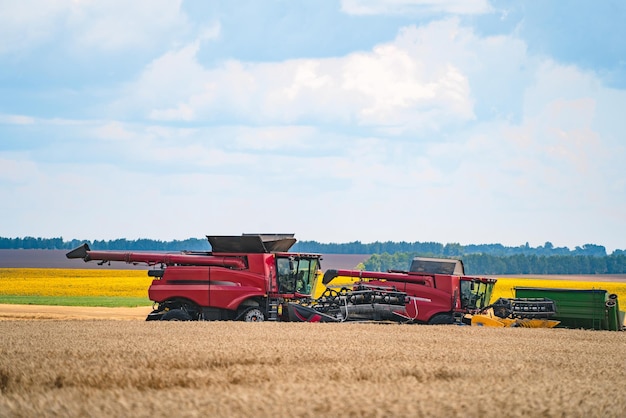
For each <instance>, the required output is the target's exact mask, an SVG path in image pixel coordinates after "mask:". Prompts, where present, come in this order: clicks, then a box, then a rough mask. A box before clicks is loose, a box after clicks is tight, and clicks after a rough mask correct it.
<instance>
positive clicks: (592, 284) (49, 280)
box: [0, 268, 626, 305]
mask: <svg viewBox="0 0 626 418" xmlns="http://www.w3.org/2000/svg"><path fill="white" fill-rule="evenodd" d="M151 282H152V278H151V277H148V275H147V273H146V271H145V270H109V269H106V270H104V269H55V268H47V269H45V268H0V296H50V297H113V298H116V297H117V298H133V297H134V298H146V300H147V296H148V287H149V286H150V283H151ZM519 286H524V287H548V288H565V289H603V290H606V291H608V292H609V293H616V294H617V295H618V297H619V300H620V301H622V304H624V305H626V282H600V281H579V280H561V279H558V280H557V279H552V280H550V279H527V278H523V279H521V278H500V279H498V282H497V283H496V285H495V287H494V292H493V295H492V297H491V302H494V301H495V300H496V299H498V298H500V297H504V298H513V297H515V291H514V288H515V287H519ZM322 287H323V286H322ZM321 292H322V290H321V289H316V293H320V294H321ZM314 296H319V295H317V294H315V295H314Z"/></svg>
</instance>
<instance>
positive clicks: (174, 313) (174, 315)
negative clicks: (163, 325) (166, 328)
mask: <svg viewBox="0 0 626 418" xmlns="http://www.w3.org/2000/svg"><path fill="white" fill-rule="evenodd" d="M161 321H191V316H190V315H189V314H188V313H187V312H185V311H183V310H182V309H172V310H171V311H167V312H165V313H164V314H163V317H162V318H161Z"/></svg>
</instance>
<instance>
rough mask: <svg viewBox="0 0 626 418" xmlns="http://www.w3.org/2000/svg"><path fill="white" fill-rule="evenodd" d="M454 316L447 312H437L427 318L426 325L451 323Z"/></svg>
mask: <svg viewBox="0 0 626 418" xmlns="http://www.w3.org/2000/svg"><path fill="white" fill-rule="evenodd" d="M451 324H454V317H453V316H452V315H451V314H449V313H439V314H437V315H434V316H433V317H432V318H430V319H429V320H428V325H451Z"/></svg>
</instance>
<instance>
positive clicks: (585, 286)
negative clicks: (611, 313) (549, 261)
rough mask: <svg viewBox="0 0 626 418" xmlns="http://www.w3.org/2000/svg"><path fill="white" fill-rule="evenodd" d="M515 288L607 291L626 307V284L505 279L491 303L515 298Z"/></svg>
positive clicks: (495, 287)
mask: <svg viewBox="0 0 626 418" xmlns="http://www.w3.org/2000/svg"><path fill="white" fill-rule="evenodd" d="M515 287H546V288H551V289H554V288H559V289H581V290H592V289H594V290H595V289H599V290H606V291H607V292H609V293H615V294H617V296H618V300H619V301H620V302H621V303H620V306H626V282H599V281H582V280H561V279H552V280H550V279H525V278H524V279H518V278H504V279H498V281H497V282H496V285H495V286H494V289H493V294H492V295H491V302H495V301H496V300H497V299H498V298H514V297H515V290H514V288H515Z"/></svg>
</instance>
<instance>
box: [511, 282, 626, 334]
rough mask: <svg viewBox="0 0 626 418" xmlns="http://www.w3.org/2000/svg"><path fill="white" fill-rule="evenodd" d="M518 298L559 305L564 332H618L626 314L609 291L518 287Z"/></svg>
mask: <svg viewBox="0 0 626 418" xmlns="http://www.w3.org/2000/svg"><path fill="white" fill-rule="evenodd" d="M515 297H516V298H547V299H552V300H553V301H554V302H555V303H556V315H554V316H553V317H552V318H551V319H554V320H557V321H561V323H560V324H559V327H561V328H584V329H597V330H610V331H619V330H621V329H622V327H623V323H624V312H620V310H619V303H618V301H617V295H615V294H609V293H608V292H607V291H606V290H600V289H592V290H580V289H550V288H538V287H516V288H515Z"/></svg>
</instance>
